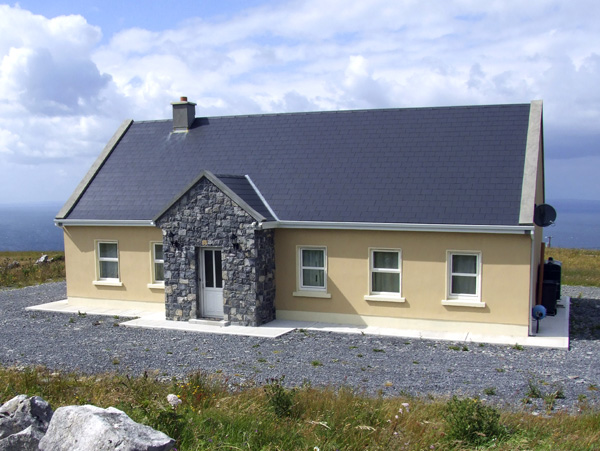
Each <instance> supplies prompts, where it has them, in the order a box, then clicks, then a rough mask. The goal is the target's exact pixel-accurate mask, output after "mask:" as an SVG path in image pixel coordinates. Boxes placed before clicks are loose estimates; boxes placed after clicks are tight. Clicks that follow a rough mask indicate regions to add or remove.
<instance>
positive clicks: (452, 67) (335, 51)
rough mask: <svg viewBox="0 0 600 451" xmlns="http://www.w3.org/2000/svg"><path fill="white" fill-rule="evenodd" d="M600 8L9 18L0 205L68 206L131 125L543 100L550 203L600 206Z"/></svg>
mask: <svg viewBox="0 0 600 451" xmlns="http://www.w3.org/2000/svg"><path fill="white" fill-rule="evenodd" d="M599 22H600V2H597V1H595V0H572V1H569V2H565V1H563V0H531V1H528V2H523V1H522V0H488V1H485V2H481V1H479V0H460V1H458V0H457V1H452V0H431V1H428V2H423V1H417V0H411V1H400V0H371V1H368V2H365V1H364V0H344V1H342V0H329V1H326V0H295V1H285V0H281V1H264V0H263V1H261V0H244V1H242V0H239V1H220V2H217V1H199V0H198V1H193V0H183V1H165V0H162V1H159V0H147V1H143V0H142V1H139V0H138V1H131V0H121V1H115V0H108V1H102V2H99V1H98V2H92V1H77V2H75V1H72V0H71V1H64V0H52V1H47V0H46V1H41V0H31V1H21V2H19V3H18V4H17V3H9V4H3V5H2V4H0V30H2V33H0V193H3V194H2V197H0V203H10V202H20V203H23V202H38V201H65V200H66V199H67V198H68V197H69V195H70V194H71V192H72V191H73V189H74V188H75V186H76V185H77V184H78V182H79V180H80V179H81V178H82V177H83V175H84V174H85V173H86V172H87V169H88V168H89V166H90V165H91V163H92V162H93V161H94V160H95V158H96V156H97V155H98V154H99V153H100V151H101V150H102V148H103V147H104V144H105V143H106V141H107V140H108V139H109V138H110V136H112V134H113V133H114V131H115V130H116V128H117V127H118V125H119V124H120V123H121V122H122V121H123V120H124V119H126V118H132V119H134V120H146V119H162V118H168V117H169V116H170V108H171V107H170V104H169V103H170V102H171V101H173V100H177V99H178V98H179V96H181V95H187V96H188V98H189V99H190V100H192V101H194V102H196V103H197V104H198V106H197V108H196V111H197V114H198V115H208V116H211V115H230V114H250V113H265V112H267V113H276V112H289V111H315V110H336V109H359V108H382V107H420V106H442V105H469V104H496V103H526V102H529V101H531V100H532V99H543V100H544V132H545V153H546V193H547V198H548V200H552V199H559V198H562V199H565V198H566V199H569V198H571V199H596V200H600V177H598V172H599V169H600V28H599V27H598V25H597V24H598V23H599Z"/></svg>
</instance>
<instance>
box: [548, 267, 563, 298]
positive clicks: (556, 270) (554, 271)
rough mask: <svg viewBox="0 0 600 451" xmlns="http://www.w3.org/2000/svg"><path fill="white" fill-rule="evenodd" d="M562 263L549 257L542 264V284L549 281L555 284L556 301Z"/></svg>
mask: <svg viewBox="0 0 600 451" xmlns="http://www.w3.org/2000/svg"><path fill="white" fill-rule="evenodd" d="M561 270H562V263H561V262H559V261H558V260H554V259H552V257H550V258H549V259H548V260H546V262H545V263H544V282H546V281H551V282H555V283H556V287H557V289H556V299H560V278H561Z"/></svg>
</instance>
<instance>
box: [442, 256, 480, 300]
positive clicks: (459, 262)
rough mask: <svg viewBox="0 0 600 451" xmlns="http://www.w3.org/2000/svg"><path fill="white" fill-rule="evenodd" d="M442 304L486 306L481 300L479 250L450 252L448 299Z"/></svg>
mask: <svg viewBox="0 0 600 451" xmlns="http://www.w3.org/2000/svg"><path fill="white" fill-rule="evenodd" d="M442 304H445V305H456V306H469V305H473V306H476V307H485V304H484V303H483V302H481V254H480V253H479V252H454V251H449V252H448V300H447V301H443V302H442Z"/></svg>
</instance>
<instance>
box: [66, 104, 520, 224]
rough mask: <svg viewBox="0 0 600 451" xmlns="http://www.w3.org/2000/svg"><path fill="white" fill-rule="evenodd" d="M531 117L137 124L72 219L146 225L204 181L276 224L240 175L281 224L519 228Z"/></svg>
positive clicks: (374, 115) (358, 114)
mask: <svg viewBox="0 0 600 451" xmlns="http://www.w3.org/2000/svg"><path fill="white" fill-rule="evenodd" d="M529 109H530V105H529V104H519V105H492V106H465V107H440V108H406V109H383V110H361V111H336V112H315V113H286V114H270V115H250V116H231V117H211V118H196V120H195V121H194V123H193V125H192V128H191V129H190V130H189V131H188V132H187V133H172V131H173V124H172V121H171V120H164V121H148V122H134V123H133V124H132V125H131V127H130V128H129V129H128V130H127V132H126V133H125V134H124V135H123V137H122V139H121V140H120V141H119V143H118V144H117V146H116V147H115V148H114V150H113V151H112V153H111V154H110V156H109V157H108V158H107V159H106V161H105V162H104V164H103V165H102V167H101V169H100V170H99V171H98V173H97V174H96V175H95V177H94V178H93V179H92V181H91V183H90V184H89V185H88V186H87V188H86V189H85V191H84V192H83V194H82V195H81V197H80V198H79V200H78V201H77V202H76V204H75V206H74V208H73V209H72V210H71V211H70V213H69V214H68V215H67V219H89V220H151V219H153V218H154V217H155V216H156V215H157V214H158V213H159V212H161V211H162V210H163V209H164V208H165V207H167V206H168V204H169V202H170V201H171V200H172V199H173V198H174V197H175V196H176V195H177V194H178V193H180V192H181V190H182V189H184V188H185V187H186V186H188V185H189V184H190V183H191V182H192V181H193V180H194V179H196V178H197V177H198V175H199V174H200V173H201V172H202V171H203V170H207V171H210V172H212V173H213V174H217V177H219V179H220V180H221V181H222V182H223V183H225V184H226V185H227V186H229V187H230V188H231V189H232V190H233V191H234V192H236V193H237V194H238V195H239V196H240V197H242V198H243V199H244V200H245V201H246V202H248V203H249V204H250V205H251V206H253V208H255V209H256V210H257V211H259V212H260V213H261V214H263V215H264V216H265V217H267V218H269V219H272V215H271V214H270V213H269V211H268V209H267V208H266V206H265V205H264V204H263V203H262V201H261V200H260V198H259V196H258V195H257V194H256V193H255V192H253V189H252V186H251V185H250V183H249V182H248V180H247V179H246V178H244V177H243V176H244V175H246V174H247V175H249V177H250V179H251V180H252V182H253V183H254V185H255V186H256V187H257V188H258V190H260V193H261V194H262V196H263V197H264V198H265V200H266V201H267V202H268V204H269V206H270V207H271V208H272V210H273V211H274V212H275V214H276V216H277V217H278V218H279V219H280V220H293V221H336V222H337V221H339V222H375V223H414V224H467V225H518V223H519V208H520V202H521V188H522V183H523V168H524V161H525V148H526V140H527V130H528V122H529ZM219 174H227V175H229V176H224V175H221V176H219Z"/></svg>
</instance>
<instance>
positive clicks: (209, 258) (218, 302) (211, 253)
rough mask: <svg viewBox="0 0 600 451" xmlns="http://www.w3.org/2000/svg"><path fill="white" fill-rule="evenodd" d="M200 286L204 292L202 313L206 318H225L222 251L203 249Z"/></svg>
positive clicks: (202, 295)
mask: <svg viewBox="0 0 600 451" xmlns="http://www.w3.org/2000/svg"><path fill="white" fill-rule="evenodd" d="M200 260H201V266H202V268H201V270H200V271H199V276H200V281H199V285H200V287H201V290H202V294H201V307H200V312H201V315H202V316H203V317H204V318H223V278H222V274H221V271H222V267H221V251H220V250H217V249H202V254H201V258H200Z"/></svg>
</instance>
